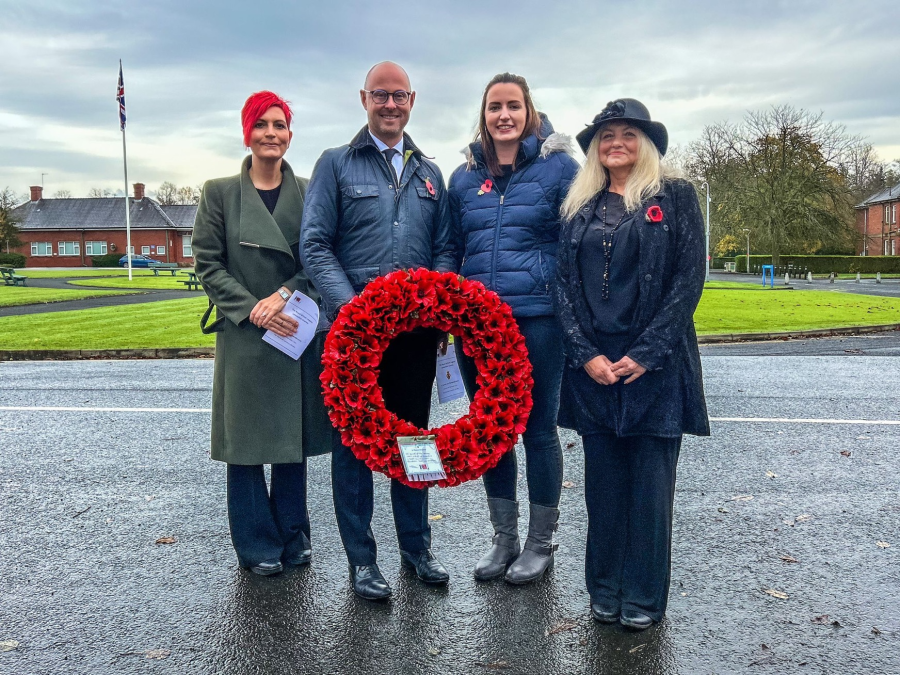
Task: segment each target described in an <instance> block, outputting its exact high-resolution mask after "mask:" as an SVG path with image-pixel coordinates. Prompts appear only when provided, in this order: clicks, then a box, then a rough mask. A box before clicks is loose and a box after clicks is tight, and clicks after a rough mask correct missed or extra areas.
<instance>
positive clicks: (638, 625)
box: [619, 609, 653, 630]
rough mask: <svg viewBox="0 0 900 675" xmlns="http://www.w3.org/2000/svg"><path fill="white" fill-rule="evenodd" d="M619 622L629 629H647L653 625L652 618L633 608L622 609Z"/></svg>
mask: <svg viewBox="0 0 900 675" xmlns="http://www.w3.org/2000/svg"><path fill="white" fill-rule="evenodd" d="M619 623H621V624H622V625H623V626H625V628H630V629H631V630H647V629H648V628H650V626H652V625H653V619H651V618H650V617H649V616H647V615H646V614H644V613H642V612H636V611H634V610H633V609H623V610H622V615H621V616H620V617H619Z"/></svg>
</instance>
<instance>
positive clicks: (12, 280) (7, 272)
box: [0, 267, 28, 286]
mask: <svg viewBox="0 0 900 675" xmlns="http://www.w3.org/2000/svg"><path fill="white" fill-rule="evenodd" d="M0 275H2V276H3V283H4V284H6V285H7V286H25V285H26V283H25V280H26V279H27V278H28V277H23V276H22V275H21V274H16V271H15V270H14V269H13V268H12V267H0Z"/></svg>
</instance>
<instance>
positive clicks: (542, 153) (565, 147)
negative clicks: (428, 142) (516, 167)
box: [460, 113, 575, 171]
mask: <svg viewBox="0 0 900 675" xmlns="http://www.w3.org/2000/svg"><path fill="white" fill-rule="evenodd" d="M538 114H539V115H540V116H541V130H540V132H539V135H538V136H535V135H531V136H529V137H528V138H526V139H525V140H524V141H522V143H521V147H520V149H519V161H518V162H516V163H517V164H521V163H522V161H523V160H524V161H530V160H531V159H533V158H535V157H541V158H543V159H546V158H547V157H549V156H550V155H551V154H553V153H554V152H564V153H566V154H568V155H570V156H573V157H574V155H575V151H574V146H573V144H572V137H571V136H569V135H568V134H560V133H557V132H556V131H554V130H553V125H552V124H551V123H550V120H549V119H547V116H546V115H545V114H544V113H538ZM460 152H461V153H462V154H463V156H465V158H466V171H471V170H472V169H474V168H475V167H476V166H477V165H478V164H479V163H481V164H483V163H484V150H483V149H482V146H481V141H475V142H473V143H470V144H469V145H467V146H466V147H465V148H463V149H462V150H460Z"/></svg>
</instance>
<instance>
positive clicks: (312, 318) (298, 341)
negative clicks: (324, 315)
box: [263, 291, 319, 361]
mask: <svg viewBox="0 0 900 675" xmlns="http://www.w3.org/2000/svg"><path fill="white" fill-rule="evenodd" d="M281 311H282V312H283V313H284V314H287V315H288V316H289V317H291V318H292V319H294V320H295V321H296V322H297V323H298V324H300V326H299V327H298V328H297V332H296V333H294V334H293V335H291V336H290V337H281V336H280V335H277V334H275V333H273V332H272V331H270V330H267V331H266V334H265V335H263V341H264V342H268V343H269V344H270V345H272V346H273V347H275V348H276V349H280V350H281V351H283V352H284V353H285V354H287V355H288V356H290V357H291V358H292V359H294V361H296V360H297V359H299V358H300V355H301V354H302V353H303V350H305V349H306V347H307V346H308V345H309V343H310V342H312V339H313V338H314V337H315V335H316V326H317V325H318V323H319V306H318V305H317V304H316V301H315V300H313V299H312V298H311V297H309V296H308V295H303V293H301V292H300V291H294V294H293V295H292V296H291V297H290V299H289V300H288V301H287V304H286V305H285V306H284V309H283V310H281Z"/></svg>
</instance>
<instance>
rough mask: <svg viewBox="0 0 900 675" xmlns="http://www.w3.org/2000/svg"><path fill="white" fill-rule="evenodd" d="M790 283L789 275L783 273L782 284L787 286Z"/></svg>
mask: <svg viewBox="0 0 900 675" xmlns="http://www.w3.org/2000/svg"><path fill="white" fill-rule="evenodd" d="M790 283H791V275H790V274H788V273H787V272H785V273H784V285H785V286H787V285H789V284H790Z"/></svg>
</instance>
